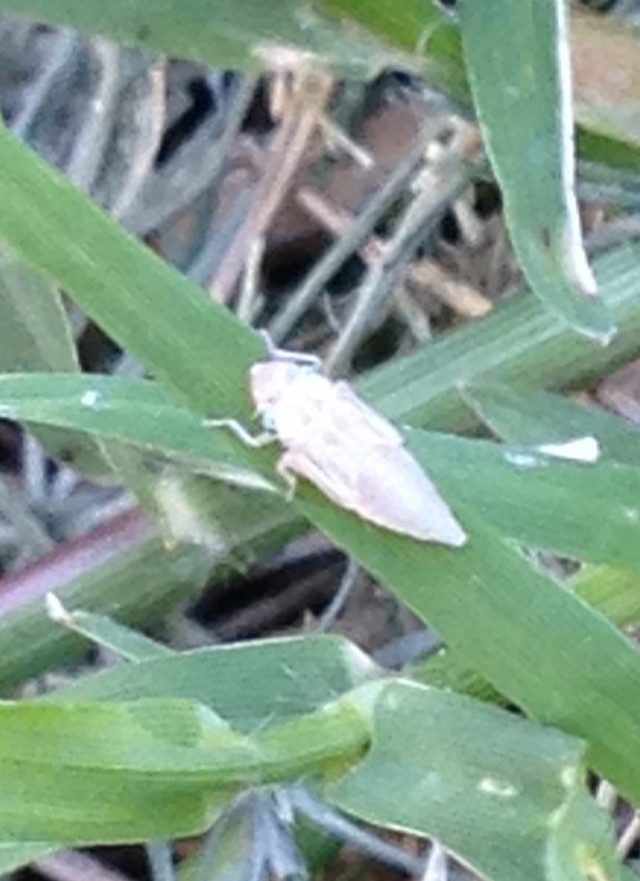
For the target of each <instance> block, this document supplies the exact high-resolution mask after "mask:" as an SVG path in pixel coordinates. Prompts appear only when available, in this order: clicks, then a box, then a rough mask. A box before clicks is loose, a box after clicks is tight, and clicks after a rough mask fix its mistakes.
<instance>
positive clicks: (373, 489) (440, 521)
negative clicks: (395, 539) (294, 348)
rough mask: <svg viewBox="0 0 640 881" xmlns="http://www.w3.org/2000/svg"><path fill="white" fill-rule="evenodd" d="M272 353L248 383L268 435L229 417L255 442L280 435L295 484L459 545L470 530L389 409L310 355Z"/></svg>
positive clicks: (285, 472) (394, 526)
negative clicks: (306, 483)
mask: <svg viewBox="0 0 640 881" xmlns="http://www.w3.org/2000/svg"><path fill="white" fill-rule="evenodd" d="M271 354H272V356H273V357H272V360H270V361H265V362H259V363H256V364H254V365H253V367H251V370H250V376H249V387H250V392H251V396H252V398H253V401H254V403H255V406H256V410H257V412H258V414H259V415H260V417H261V419H262V425H263V428H264V434H262V435H260V436H258V437H257V438H254V437H252V436H250V435H248V434H247V432H246V431H245V430H244V429H243V428H242V426H240V425H238V424H237V423H234V422H229V421H228V420H215V421H214V422H213V423H211V424H214V425H221V424H225V425H227V426H228V427H230V428H232V429H233V430H234V431H235V433H236V434H237V435H239V436H240V437H241V438H242V439H243V440H245V441H247V442H248V443H251V444H252V445H254V446H255V445H262V444H264V443H269V442H272V441H278V442H279V443H280V444H281V446H282V447H283V454H282V456H281V457H280V459H279V461H278V472H279V474H280V475H281V476H282V477H283V479H284V480H286V482H287V483H288V485H289V487H290V488H291V491H292V492H293V491H294V490H295V485H296V481H297V479H298V478H299V477H302V478H305V479H307V480H310V481H311V483H313V484H315V486H317V487H318V489H320V490H321V491H322V492H323V493H324V494H325V495H326V496H328V497H329V498H330V499H331V500H332V501H334V502H335V503H336V504H337V505H339V506H340V507H341V508H346V509H347V510H348V511H353V512H354V513H356V514H358V516H360V517H361V518H362V519H363V520H367V521H369V522H371V523H375V524H376V525H377V526H381V527H383V528H384V529H389V530H391V531H392V532H397V533H400V534H402V535H408V536H411V538H415V539H418V540H419V541H428V542H438V543H440V544H445V545H451V546H452V547H461V546H462V545H463V544H464V543H465V542H466V540H467V536H466V533H465V532H464V530H463V528H462V527H461V525H460V524H459V523H458V521H457V520H456V518H455V516H454V514H453V513H452V511H451V509H450V508H449V506H448V505H447V503H446V502H445V501H444V499H443V498H442V496H441V495H440V493H439V492H438V490H437V489H436V487H435V486H434V485H433V483H432V482H431V480H430V479H429V478H428V477H427V475H426V474H425V472H424V471H423V469H422V468H421V467H420V465H419V464H418V463H417V462H416V460H415V459H414V458H413V456H412V455H411V453H409V451H408V450H407V449H406V447H405V445H404V440H403V438H402V436H401V435H400V433H399V432H398V431H397V430H396V428H394V426H393V425H392V424H391V423H390V422H389V421H388V420H387V419H385V418H384V417H383V416H381V415H380V414H379V413H376V411H375V410H374V409H373V408H371V407H370V406H368V405H367V404H365V403H364V401H362V400H360V398H358V396H357V395H356V394H355V392H354V391H353V389H352V388H351V387H350V386H349V385H348V384H347V383H346V382H342V381H338V382H333V381H331V380H330V379H328V378H327V377H326V376H323V374H322V372H321V369H320V362H319V361H317V359H314V358H311V357H309V356H304V355H302V356H299V355H296V354H294V353H288V352H281V351H280V350H274V349H272V350H271Z"/></svg>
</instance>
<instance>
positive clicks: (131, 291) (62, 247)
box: [0, 126, 264, 416]
mask: <svg viewBox="0 0 640 881" xmlns="http://www.w3.org/2000/svg"><path fill="white" fill-rule="evenodd" d="M0 168H1V173H0V206H2V207H1V210H0V235H2V236H4V238H6V239H7V241H9V242H10V244H11V245H12V247H14V249H15V250H16V251H18V252H19V253H20V254H21V255H22V256H23V257H24V258H25V259H26V260H27V261H28V262H29V263H30V264H31V265H33V266H35V267H36V268H37V269H38V270H39V271H40V272H43V273H45V274H46V275H48V276H49V277H50V278H52V279H55V280H56V281H57V282H58V283H59V284H60V285H61V286H62V287H63V288H64V289H65V290H66V291H68V292H69V293H70V294H71V295H72V296H73V297H74V299H75V300H76V301H77V302H78V304H79V305H80V306H81V308H83V309H84V310H85V311H86V312H87V314H88V315H90V316H91V318H93V319H94V320H95V321H96V322H98V324H100V326H101V327H102V328H103V330H105V331H106V332H107V333H108V334H111V336H113V338H114V339H115V340H117V341H118V342H119V343H120V344H121V345H122V346H124V347H125V348H126V349H127V351H128V352H129V354H131V355H132V356H133V357H135V358H139V359H140V360H141V361H142V362H143V363H144V364H145V366H146V367H147V369H148V370H149V371H150V372H151V373H152V374H153V376H154V377H155V378H156V379H158V380H160V381H161V382H162V383H163V385H164V386H165V387H166V388H168V389H170V390H172V391H174V392H175V393H177V394H179V395H180V396H181V397H182V398H183V399H184V400H186V401H187V402H188V403H189V404H190V405H191V406H192V407H193V408H194V409H197V410H200V411H201V412H204V413H207V412H209V411H210V409H211V406H212V404H213V402H215V404H216V406H217V407H218V408H219V409H218V412H222V413H224V414H226V415H238V416H249V415H250V413H251V408H250V402H249V399H248V395H247V393H246V391H245V387H244V386H245V381H244V376H245V374H246V371H247V369H248V367H249V365H250V364H251V362H252V361H254V360H256V358H258V357H259V356H260V354H261V353H262V352H263V351H264V349H263V345H262V344H261V342H260V340H259V338H258V336H257V335H256V334H253V333H251V332H249V331H248V330H247V329H246V328H243V326H242V325H241V324H240V322H238V321H237V320H236V319H235V318H234V317H233V316H232V315H231V313H230V312H228V311H227V310H226V309H223V308H222V307H220V306H217V305H215V304H214V303H212V302H211V301H210V300H209V299H208V298H207V295H206V294H205V292H204V291H203V290H202V289H201V288H198V287H197V286H196V285H195V284H193V283H192V282H190V281H188V280H187V279H186V278H184V277H183V276H181V275H180V274H179V273H178V272H176V271H175V270H173V269H171V267H169V266H167V265H166V264H165V263H163V262H162V260H160V259H159V258H158V257H156V256H155V255H154V254H152V252H151V251H150V250H149V249H147V248H145V247H143V246H142V245H141V244H140V243H139V242H137V241H136V240H135V239H134V238H133V237H131V236H129V235H128V234H127V233H125V232H124V230H122V229H121V228H120V227H118V225H117V224H115V223H113V222H112V221H110V220H109V218H108V217H107V216H106V214H105V213H104V212H103V211H102V210H101V209H100V208H98V206H97V205H95V204H93V203H92V202H90V201H89V200H88V199H87V198H86V197H85V196H84V195H83V194H82V193H81V192H80V191H78V190H76V189H75V187H73V186H72V184H70V183H69V182H68V181H66V180H65V179H64V178H63V177H62V176H61V175H60V174H58V173H56V172H54V171H53V170H52V169H51V168H50V167H49V166H47V165H46V163H44V162H43V161H42V160H40V159H38V158H37V157H36V156H35V154H33V153H31V151H30V150H28V149H27V148H26V147H24V146H22V145H21V144H20V143H19V142H18V141H17V140H16V139H15V138H14V137H13V135H12V134H11V133H10V132H9V131H8V130H7V129H6V128H5V127H3V126H0ZM225 364H227V365H228V367H224V366H223V365H225ZM241 402H242V403H241Z"/></svg>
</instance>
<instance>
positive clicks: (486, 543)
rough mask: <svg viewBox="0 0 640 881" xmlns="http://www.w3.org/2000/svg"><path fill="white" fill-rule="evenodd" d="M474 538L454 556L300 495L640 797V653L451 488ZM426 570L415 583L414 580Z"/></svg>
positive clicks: (501, 686) (525, 703)
mask: <svg viewBox="0 0 640 881" xmlns="http://www.w3.org/2000/svg"><path fill="white" fill-rule="evenodd" d="M447 500H448V501H449V502H450V503H451V504H452V506H453V508H454V510H455V511H456V513H457V514H458V515H459V517H460V520H461V522H462V523H463V525H464V527H465V529H466V530H467V532H468V534H469V542H468V544H467V546H465V547H464V548H462V549H459V550H455V551H451V550H448V549H445V548H439V547H435V546H427V545H424V544H420V543H418V542H415V541H411V540H410V539H403V538H401V537H396V536H393V535H390V534H388V533H387V534H385V535H384V541H383V540H382V537H383V533H382V532H381V531H380V530H377V529H375V528H374V527H371V526H368V525H367V524H363V523H359V522H357V521H356V520H355V518H353V517H350V516H349V515H348V514H347V513H346V512H343V511H340V510H338V509H335V508H332V509H329V508H328V507H327V506H325V505H324V504H323V503H322V502H321V501H320V500H319V498H318V495H317V494H316V493H315V492H314V491H313V490H311V489H310V488H309V489H307V487H304V489H302V490H301V492H300V503H301V506H302V509H303V511H304V512H305V513H306V514H307V516H308V517H309V519H311V520H313V522H314V523H315V524H316V525H317V526H319V527H320V528H321V529H323V531H325V532H326V533H327V534H328V535H329V537H330V538H331V539H332V540H333V541H334V542H336V544H338V545H340V546H341V547H343V548H345V549H346V550H347V551H348V552H349V554H350V555H351V556H353V557H354V558H355V559H356V560H358V561H359V562H360V563H361V564H362V565H363V566H365V567H366V568H367V569H368V570H369V571H370V572H372V574H374V575H375V576H377V577H378V578H380V579H381V580H382V581H383V582H384V583H385V584H387V585H388V586H389V587H390V588H391V589H392V590H393V591H394V592H395V593H396V595H397V596H398V597H399V598H400V599H402V600H403V601H404V602H406V603H407V604H408V605H409V606H410V607H411V608H412V609H413V610H414V611H415V612H416V613H417V614H418V615H419V616H420V617H421V618H423V620H425V621H427V622H428V623H429V624H430V625H431V626H432V627H434V628H435V630H436V631H437V632H438V633H439V634H440V635H441V636H442V637H443V639H444V640H445V641H446V643H447V644H448V645H450V646H451V647H452V648H453V649H454V650H456V651H458V652H459V657H461V658H464V659H465V660H466V662H467V663H468V664H469V666H471V667H473V668H475V669H476V670H478V672H480V673H481V674H482V675H484V676H485V677H486V678H487V679H488V680H489V681H490V682H491V683H492V684H493V685H494V686H495V687H496V688H497V690H498V691H499V692H501V693H502V694H504V695H505V696H506V697H507V698H509V700H511V701H512V702H514V703H516V704H519V705H520V706H522V707H523V709H525V710H526V711H527V712H528V713H529V714H530V715H531V716H532V717H533V718H535V719H538V720H539V721H543V722H546V723H548V724H552V725H556V726H557V727H559V728H561V729H563V730H564V731H567V732H569V733H572V734H575V735H578V736H580V737H583V738H584V739H585V740H587V741H588V743H589V751H588V758H589V761H590V763H591V765H592V766H593V767H594V768H595V769H597V770H598V771H599V772H600V773H602V774H603V775H604V776H605V777H607V778H608V779H610V780H611V781H613V782H614V784H615V785H616V787H618V788H619V789H620V790H621V791H623V792H626V793H627V794H628V796H629V797H630V798H631V799H632V800H636V801H637V800H639V799H640V771H639V769H638V764H637V761H636V756H637V751H638V749H640V697H639V695H640V688H639V683H640V656H639V655H638V653H637V651H636V650H635V648H634V647H633V646H632V645H631V644H630V643H629V642H628V641H627V640H626V639H625V637H624V636H622V634H620V633H619V632H618V631H617V630H616V629H615V628H614V626H613V625H612V624H611V623H610V622H608V621H607V620H606V619H605V618H604V617H603V616H601V615H600V614H599V613H597V612H595V611H593V610H592V609H590V608H589V607H588V606H587V605H586V604H584V603H583V602H581V601H580V600H579V599H577V598H576V597H575V596H573V595H571V594H570V593H569V592H568V591H566V590H565V589H564V588H562V587H561V586H560V585H559V584H556V583H554V582H553V581H552V580H550V579H549V578H547V577H546V576H544V575H542V574H541V573H540V572H537V571H534V569H532V567H531V566H530V565H529V563H528V562H527V561H526V560H525V559H524V558H523V557H522V556H521V555H520V554H519V553H517V552H516V551H515V550H514V549H513V548H512V547H510V546H509V544H508V543H507V542H506V541H505V540H503V539H501V538H499V537H498V535H497V534H496V533H495V532H494V530H492V529H490V528H489V527H488V526H487V525H486V524H485V523H484V522H483V518H482V516H481V513H480V512H478V511H473V510H472V509H470V508H467V507H466V506H465V505H464V503H463V501H462V498H461V497H460V498H459V497H457V496H456V495H454V494H453V493H452V492H449V493H448V494H447ZM417 573H419V575H417Z"/></svg>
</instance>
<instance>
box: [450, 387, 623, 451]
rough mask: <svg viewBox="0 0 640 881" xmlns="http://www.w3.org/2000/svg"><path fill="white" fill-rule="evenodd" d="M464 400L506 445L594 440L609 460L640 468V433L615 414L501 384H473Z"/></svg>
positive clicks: (555, 396) (549, 395)
mask: <svg viewBox="0 0 640 881" xmlns="http://www.w3.org/2000/svg"><path fill="white" fill-rule="evenodd" d="M464 397H465V400H467V401H468V402H469V404H470V405H471V406H472V407H473V409H474V410H475V411H476V413H477V414H478V416H480V418H481V419H482V420H483V422H485V423H486V424H487V425H488V426H489V428H490V429H491V430H492V431H493V432H494V434H496V435H498V436H499V437H501V438H503V439H504V440H505V441H507V443H510V444H518V445H520V446H523V447H538V446H541V445H543V444H547V443H563V442H566V441H570V440H574V439H576V438H580V437H587V436H591V437H594V438H595V439H596V440H597V441H598V443H599V446H600V450H601V455H602V458H603V459H604V460H605V461H608V460H611V461H615V462H620V463H622V464H624V465H634V466H636V467H637V466H638V465H640V434H639V433H638V431H637V430H636V429H634V428H632V427H631V426H630V425H629V424H628V423H626V422H624V421H623V420H622V419H620V418H619V417H618V416H615V415H613V414H612V413H607V412H606V411H604V410H600V409H597V408H596V407H588V406H585V405H584V404H579V403H577V402H576V401H571V400H568V399H567V398H562V397H560V396H559V395H551V394H546V393H544V392H532V391H517V390H515V389H512V388H509V387H508V386H505V385H499V384H493V385H492V384H489V383H487V384H478V385H472V386H469V387H468V388H466V389H465V390H464Z"/></svg>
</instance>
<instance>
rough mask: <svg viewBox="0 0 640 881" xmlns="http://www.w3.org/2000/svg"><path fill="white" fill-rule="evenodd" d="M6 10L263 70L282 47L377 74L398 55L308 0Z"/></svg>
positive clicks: (29, 0) (41, 1) (70, 0)
mask: <svg viewBox="0 0 640 881" xmlns="http://www.w3.org/2000/svg"><path fill="white" fill-rule="evenodd" d="M0 12H6V13H15V14H17V15H22V16H28V17H29V18H33V19H35V20H37V21H43V22H47V23H49V24H56V25H59V26H61V27H71V28H74V29H77V30H80V31H83V32H85V33H87V34H91V35H94V36H103V37H109V38H111V39H112V40H115V41H116V42H118V43H124V44H127V45H136V46H139V47H140V48H141V49H144V50H146V51H150V52H159V53H162V54H165V55H171V56H174V57H179V58H188V59H192V60H193V61H202V62H205V63H207V64H209V65H211V66H214V67H216V68H225V67H226V68H249V69H260V68H262V67H264V64H265V60H266V58H267V57H268V56H269V52H270V51H271V52H276V50H277V47H278V46H280V47H282V46H287V47H292V48H294V49H297V50H299V51H300V52H312V53H314V54H316V55H317V56H318V58H319V59H321V60H322V61H323V62H325V63H326V64H329V65H331V66H335V67H336V68H337V69H338V70H340V71H341V72H343V73H345V74H348V75H351V76H372V75H374V74H375V73H377V72H378V71H379V70H380V68H381V67H382V66H383V65H385V64H389V63H390V62H391V60H392V58H393V54H392V52H391V50H389V49H388V48H384V47H383V46H381V45H380V44H379V43H377V42H375V41H374V40H373V39H372V38H371V37H370V36H368V35H367V34H366V32H365V31H364V30H357V31H356V30H355V29H353V28H350V29H346V28H344V27H341V26H340V25H338V24H333V23H331V22H328V21H326V20H325V19H322V18H321V17H320V16H319V15H318V14H317V13H315V12H314V11H313V10H312V9H310V8H308V7H307V6H305V5H304V4H303V3H301V2H300V0H271V2H270V3H269V4H268V5H267V4H264V3H261V2H259V0H215V2H214V3H212V4H208V3H205V4H203V3H201V2H199V0H182V2H181V3H180V5H179V6H176V4H175V3H173V2H171V0H153V2H148V0H147V2H145V0H113V2H111V3H109V4H108V6H99V5H98V4H96V3H91V2H88V3H84V2H82V0H25V2H23V0H0Z"/></svg>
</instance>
